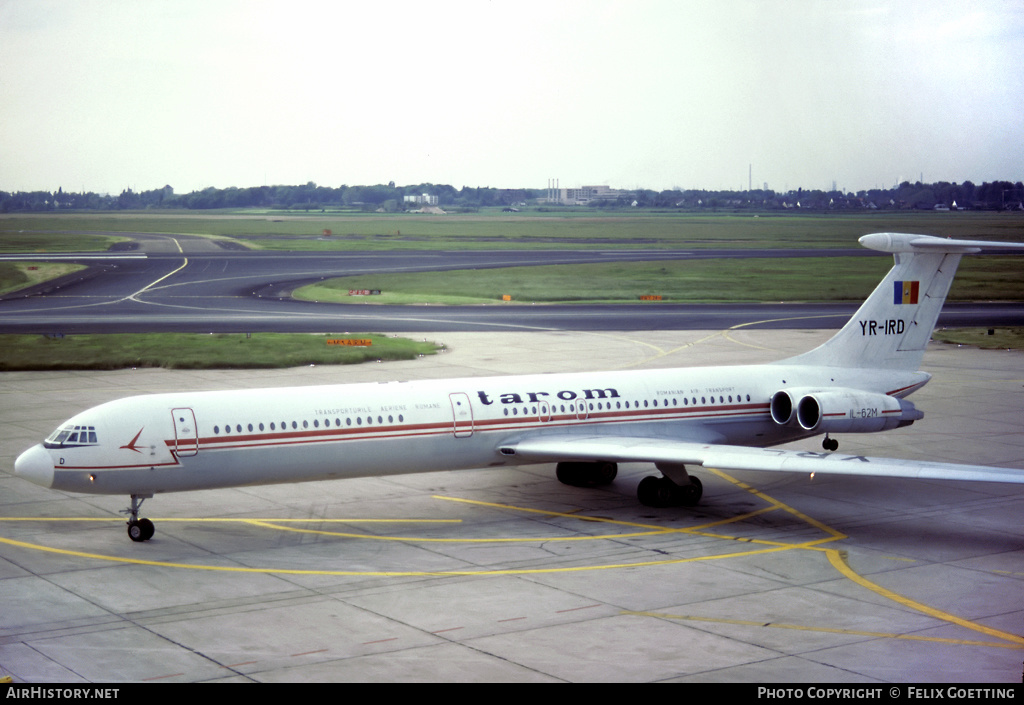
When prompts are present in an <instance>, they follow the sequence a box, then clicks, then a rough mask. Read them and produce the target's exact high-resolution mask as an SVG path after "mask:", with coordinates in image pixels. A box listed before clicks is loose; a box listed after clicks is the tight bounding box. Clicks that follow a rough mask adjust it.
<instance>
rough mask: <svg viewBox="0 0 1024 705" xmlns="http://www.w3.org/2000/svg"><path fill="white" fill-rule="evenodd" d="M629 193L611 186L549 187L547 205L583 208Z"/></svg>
mask: <svg viewBox="0 0 1024 705" xmlns="http://www.w3.org/2000/svg"><path fill="white" fill-rule="evenodd" d="M627 194H628V192H627V191H622V190H620V189H613V188H611V187H609V186H603V185H602V186H580V187H579V188H558V187H554V188H552V187H549V188H548V195H547V198H546V199H544V200H545V202H547V203H557V204H560V205H563V206H573V205H575V206H582V205H586V204H587V203H590V202H591V201H600V200H612V199H615V198H618V197H620V196H625V195H627Z"/></svg>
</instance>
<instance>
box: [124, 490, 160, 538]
mask: <svg viewBox="0 0 1024 705" xmlns="http://www.w3.org/2000/svg"><path fill="white" fill-rule="evenodd" d="M152 496H153V495H151V494H133V495H132V506H131V507H130V508H129V509H122V510H121V513H122V514H130V515H131V519H129V520H128V538H130V539H131V540H132V541H149V540H150V539H151V538H153V534H154V533H155V532H156V527H154V526H153V522H151V521H150V520H149V519H139V508H140V507H142V503H143V502H145V501H146V500H147V499H149V498H150V497H152Z"/></svg>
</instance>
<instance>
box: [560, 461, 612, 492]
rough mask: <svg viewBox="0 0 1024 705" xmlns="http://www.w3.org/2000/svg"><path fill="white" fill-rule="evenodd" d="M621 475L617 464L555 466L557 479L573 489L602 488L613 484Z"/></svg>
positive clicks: (565, 464)
mask: <svg viewBox="0 0 1024 705" xmlns="http://www.w3.org/2000/svg"><path fill="white" fill-rule="evenodd" d="M618 474H619V466H618V465H616V464H615V463H604V462H598V463H559V464H558V465H557V466H555V477H557V478H558V481H559V482H561V483H562V484H563V485H571V486H572V487H601V486H602V485H608V484H611V482H612V481H613V480H614V479H615V477H616V476H617V475H618Z"/></svg>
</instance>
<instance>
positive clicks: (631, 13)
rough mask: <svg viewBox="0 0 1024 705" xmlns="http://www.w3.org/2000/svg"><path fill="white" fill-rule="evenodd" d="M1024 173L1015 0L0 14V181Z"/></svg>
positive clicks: (565, 2) (95, 6)
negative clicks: (750, 170) (750, 173)
mask: <svg viewBox="0 0 1024 705" xmlns="http://www.w3.org/2000/svg"><path fill="white" fill-rule="evenodd" d="M750 165H753V166H752V173H753V184H754V187H755V188H759V187H760V186H761V185H763V184H764V183H766V182H767V184H768V186H769V188H772V189H775V190H777V191H782V190H787V189H796V188H797V187H803V188H831V186H832V183H833V182H835V183H836V184H837V186H838V187H839V188H845V189H846V190H852V191H856V190H860V189H866V188H874V187H877V186H884V187H888V186H892V185H893V184H894V183H896V182H897V181H902V180H908V181H912V182H913V181H917V180H918V179H920V178H922V176H923V178H924V180H925V181H926V182H931V181H940V180H943V181H953V182H962V181H966V180H971V181H974V182H975V183H981V182H984V181H993V180H997V179H1007V180H1011V181H1017V180H1021V179H1024V2H1020V0H971V2H964V0H925V1H920V0H892V1H891V2H890V1H884V0H856V1H854V0H850V1H846V0H829V1H825V0H709V1H708V2H701V1H690V0H667V1H664V2H663V1H660V0H581V1H575V0H543V1H542V2H533V0H489V1H488V0H466V1H455V0H431V1H430V2H402V1H392V2H383V1H380V2H369V1H361V2H351V1H344V0H342V1H339V0H332V1H330V2H312V1H305V0H287V1H277V0H266V1H261V0H237V1H233V0H196V1H192V0H170V1H162V0H146V1H145V2H142V1H140V0H123V1H122V0H74V1H70V0H0V190H6V191H14V190H46V191H51V190H53V191H55V190H57V188H58V187H62V188H64V189H65V190H70V191H80V190H82V189H85V190H88V191H99V192H111V193H120V191H121V190H122V189H124V188H132V189H133V190H136V191H143V190H148V189H153V188H160V187H162V186H163V185H164V184H170V185H171V186H173V187H174V189H175V191H176V192H177V193H187V192H189V191H191V190H194V189H201V188H205V187H207V186H215V187H218V188H224V187H229V186H239V187H243V186H259V185H263V184H297V183H306V182H308V181H314V182H316V183H318V184H322V185H329V186H339V185H341V184H350V185H351V184H373V183H387V182H388V181H394V182H396V183H397V184H398V185H404V184H414V183H420V182H434V183H448V184H452V185H454V186H456V187H460V186H463V185H466V186H495V187H504V188H519V187H534V188H542V187H544V186H545V185H546V184H547V181H548V179H549V178H558V179H559V180H560V185H561V186H562V187H575V186H581V185H585V184H607V185H610V186H613V187H617V188H635V187H645V188H652V189H657V190H661V189H666V188H684V189H685V188H708V189H741V188H742V189H745V188H746V187H747V183H748V169H749V168H750Z"/></svg>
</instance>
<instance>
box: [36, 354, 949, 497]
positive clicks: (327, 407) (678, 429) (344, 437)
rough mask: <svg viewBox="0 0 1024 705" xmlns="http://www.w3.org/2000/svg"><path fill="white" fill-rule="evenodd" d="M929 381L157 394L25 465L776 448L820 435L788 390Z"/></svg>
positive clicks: (776, 379)
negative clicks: (792, 419)
mask: <svg viewBox="0 0 1024 705" xmlns="http://www.w3.org/2000/svg"><path fill="white" fill-rule="evenodd" d="M928 378H929V376H928V375H927V374H925V373H922V372H907V371H890V370H864V369H838V368H814V367H806V366H791V365H786V364H776V365H756V366H740V367H708V368H691V369H666V370H648V371H631V372H594V373H577V374H559V375H530V376H514V377H512V376H510V377H485V378H463V379H451V380H437V381H421V382H391V383H380V384H373V383H370V384H350V385H332V386H320V387H294V388H280V389H261V390H240V391H219V392H180V393H171V394H154V395H149V396H136V397H129V398H126V399H120V400H117V401H113V402H109V403H107V404H103V405H101V406H97V407H95V408H93V409H90V410H88V411H85V412H83V413H81V414H79V415H77V416H75V417H73V418H72V419H70V420H69V421H68V422H67V423H66V424H64V425H63V426H62V427H61V429H58V431H57V432H55V433H54V434H53V435H52V436H51V437H50V439H48V441H47V442H46V443H45V444H41V445H40V446H36V448H34V449H32V450H31V451H30V453H31V454H32V456H31V462H30V461H29V460H26V461H25V463H24V464H25V466H26V467H31V466H33V465H34V466H35V468H36V469H35V470H32V472H36V473H38V472H41V470H40V469H39V468H40V466H41V467H42V468H43V470H45V469H46V467H47V466H48V465H50V464H52V467H53V477H52V481H51V482H50V483H43V484H49V485H50V486H52V487H53V488H55V489H61V490H70V491H75V492H87V493H95V494H135V495H150V494H154V493H160V492H174V491H184V490H198V489H207V488H216V487H231V486H239V485H257V484H270V483H280V482H298V481H307V480H324V479H331V478H344V477H358V476H366V475H385V474H400V473H409V472H429V471H435V470H451V469H462V468H483V467H492V466H493V467H500V466H505V465H514V464H520V463H523V462H528V461H524V460H522V459H518V458H516V457H509V456H506V455H503V454H502V453H501V452H500V450H499V448H500V447H501V446H502V445H504V444H508V443H511V442H515V441H516V440H517V439H518V438H519V437H523V436H529V437H531V438H536V437H537V436H538V435H544V434H552V435H554V434H558V435H559V436H565V435H567V434H572V435H580V436H601V435H609V434H614V435H616V436H620V437H621V436H634V435H635V436H643V437H647V438H651V437H656V438H665V439H674V440H686V441H699V442H705V443H719V444H732V445H745V446H762V447H763V446H770V445H775V444H778V443H784V442H787V441H791V440H795V439H798V438H803V437H807V436H811V435H815V434H816V433H820V431H808V430H806V429H802V428H800V427H799V426H795V425H793V424H788V425H782V424H779V423H776V422H773V420H772V418H771V415H770V413H769V402H770V400H771V398H772V395H773V394H775V393H776V392H778V391H780V390H785V389H791V388H792V389H795V388H813V387H825V388H833V387H844V388H851V389H859V390H864V391H868V392H872V393H876V394H885V395H890V396H893V397H903V396H905V395H906V394H909V393H910V392H911V391H913V390H915V389H917V388H919V387H920V386H921V385H923V384H924V383H925V382H926V381H927V379H928ZM62 429H63V431H62ZM44 453H45V457H44V455H43V454H44ZM26 456H28V454H26ZM534 462H536V461H534ZM37 480H38V478H37Z"/></svg>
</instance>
